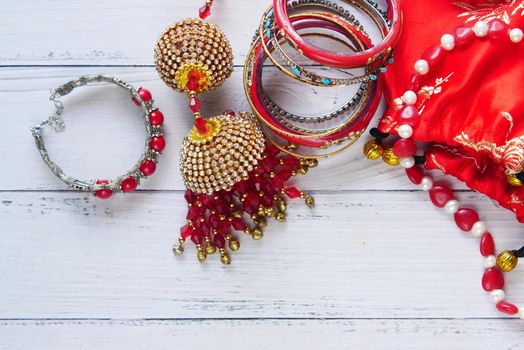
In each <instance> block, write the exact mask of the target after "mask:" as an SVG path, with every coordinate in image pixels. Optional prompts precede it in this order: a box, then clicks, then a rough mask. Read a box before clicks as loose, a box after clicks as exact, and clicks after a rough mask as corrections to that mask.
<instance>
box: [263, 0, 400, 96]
mask: <svg viewBox="0 0 524 350" xmlns="http://www.w3.org/2000/svg"><path fill="white" fill-rule="evenodd" d="M288 7H289V10H290V11H292V12H296V11H295V10H302V11H306V10H307V9H308V7H313V8H315V9H318V8H319V7H320V8H321V9H325V10H327V11H329V12H325V13H324V12H322V13H317V12H307V11H306V13H308V14H311V13H315V14H317V15H323V16H325V17H329V18H330V20H331V21H334V22H340V21H343V22H348V23H349V24H350V25H351V26H352V27H353V28H355V30H354V32H355V33H354V34H355V35H359V36H360V41H364V40H369V37H368V35H367V34H366V33H365V32H364V28H363V26H362V25H361V24H360V22H359V21H358V20H357V19H356V18H355V16H354V15H353V14H351V13H350V12H349V11H348V10H346V9H344V8H342V7H341V6H338V5H337V4H334V3H331V2H329V1H321V0H302V1H300V2H298V3H296V2H294V3H292V4H290V5H289V6H288ZM372 9H373V10H374V13H372V15H373V18H374V20H375V22H376V23H377V26H378V27H379V30H380V32H381V34H382V36H383V37H384V36H385V35H386V34H387V28H388V24H389V21H388V20H387V19H386V17H385V14H384V13H382V11H381V10H380V9H378V8H375V7H372ZM296 16H297V15H293V16H290V20H291V19H292V18H293V17H296ZM375 18H376V19H375ZM295 29H296V28H295ZM259 32H260V33H262V35H263V36H265V37H267V38H268V39H270V38H272V37H274V36H276V35H277V33H279V32H280V31H279V30H278V27H276V23H275V20H274V14H273V8H272V7H269V8H268V9H267V10H266V12H265V13H264V15H263V17H262V20H261V22H260V27H259ZM280 37H282V35H280ZM303 37H305V35H303ZM284 39H285V36H284ZM273 43H274V48H275V51H276V52H277V54H278V55H279V56H280V57H281V58H282V59H283V60H284V62H285V64H286V65H287V66H288V67H290V68H289V69H288V68H286V67H284V66H283V65H281V64H280V63H279V62H278V61H277V60H276V59H275V58H274V57H273V55H272V53H271V52H270V51H269V50H268V49H267V46H266V44H265V41H264V40H262V45H263V47H264V50H265V51H266V54H267V55H268V57H269V58H270V60H271V61H272V62H273V64H274V65H275V66H276V67H277V68H279V69H280V70H281V71H282V72H283V73H285V74H286V75H288V76H290V77H292V78H295V79H298V80H300V81H302V82H305V83H308V84H312V85H316V86H344V85H350V84H356V83H362V82H365V81H368V80H370V79H377V74H378V73H379V72H380V73H385V72H386V70H387V68H386V67H385V65H386V64H389V63H391V62H392V59H391V58H390V57H388V60H386V62H385V63H384V64H383V66H380V67H377V68H374V69H373V70H372V69H371V67H370V66H368V65H366V66H365V68H366V70H365V73H366V74H365V75H362V76H356V77H355V76H353V77H351V78H346V79H342V78H333V77H328V76H321V75H318V74H315V73H313V72H311V71H308V70H307V69H306V68H304V67H303V66H300V65H299V64H297V63H295V61H293V60H292V59H291V58H290V57H289V56H288V55H287V54H286V53H285V52H284V50H283V49H282V47H281V46H280V42H279V40H273ZM354 51H355V50H354ZM348 74H351V73H350V72H348Z"/></svg>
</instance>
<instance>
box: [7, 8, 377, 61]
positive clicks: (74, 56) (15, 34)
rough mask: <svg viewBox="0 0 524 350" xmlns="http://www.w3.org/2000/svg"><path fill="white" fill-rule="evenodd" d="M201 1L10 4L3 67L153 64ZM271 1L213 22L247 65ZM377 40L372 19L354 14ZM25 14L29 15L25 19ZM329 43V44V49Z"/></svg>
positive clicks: (217, 12)
mask: <svg viewBox="0 0 524 350" xmlns="http://www.w3.org/2000/svg"><path fill="white" fill-rule="evenodd" d="M202 3H203V1H201V0H192V1H183V2H181V1H171V2H169V1H163V0H150V1H148V2H147V3H144V2H142V1H139V0H128V1H124V0H112V1H104V0H93V1H89V2H85V1H79V0H55V1H52V2H49V1H46V2H37V3H33V2H27V1H16V0H5V1H4V3H3V5H4V6H3V10H2V12H1V13H0V29H1V30H0V42H2V45H3V46H2V48H3V50H2V52H0V64H1V65H8V66H9V65H152V64H153V47H154V45H155V43H156V41H157V39H158V38H159V37H160V34H161V33H162V32H163V31H164V29H165V28H166V27H167V26H168V25H170V24H172V23H174V22H177V21H180V20H182V19H184V18H189V17H196V16H198V8H199V7H200V6H201V5H202ZM270 3H271V1H269V0H249V1H242V2H240V3H239V2H238V1H233V0H222V1H221V2H220V3H218V4H216V5H215V6H214V7H213V11H212V12H213V16H212V17H211V18H210V19H209V20H210V21H211V22H212V23H215V24H217V25H219V27H220V28H221V30H222V31H223V32H224V33H225V34H226V36H227V37H228V38H229V40H230V42H231V45H232V48H233V54H234V57H235V60H234V63H235V64H236V65H243V64H244V61H245V57H246V54H247V51H248V49H249V46H250V45H251V41H252V38H253V36H254V34H255V30H256V29H258V27H259V23H260V20H261V16H262V13H263V11H264V10H265V9H266V7H267V6H269V4H270ZM352 12H353V13H354V14H355V15H356V16H357V18H359V19H360V21H361V23H362V24H364V25H365V26H366V30H367V31H368V33H369V34H370V35H371V37H372V38H377V37H378V30H375V29H374V28H375V26H374V25H371V24H370V23H372V22H371V20H369V18H368V17H367V16H365V15H363V14H361V13H359V12H358V11H355V10H353V11H352ZM21 14H23V15H21ZM325 45H326V43H324V46H325Z"/></svg>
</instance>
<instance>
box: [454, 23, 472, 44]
mask: <svg viewBox="0 0 524 350" xmlns="http://www.w3.org/2000/svg"><path fill="white" fill-rule="evenodd" d="M454 37H455V47H457V48H460V47H464V46H466V45H468V44H470V43H472V42H473V40H474V39H475V32H473V29H471V27H466V26H463V27H457V29H455V35H454Z"/></svg>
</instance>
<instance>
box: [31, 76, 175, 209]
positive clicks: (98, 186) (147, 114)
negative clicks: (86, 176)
mask: <svg viewBox="0 0 524 350" xmlns="http://www.w3.org/2000/svg"><path fill="white" fill-rule="evenodd" d="M100 82H104V83H111V84H115V85H117V86H119V87H121V88H123V89H125V90H127V91H129V94H130V96H131V100H132V101H133V102H134V103H135V104H136V105H137V106H139V107H140V108H142V110H143V117H144V122H145V127H146V134H147V135H146V141H145V145H146V146H145V149H144V152H143V153H142V156H141V157H140V159H139V160H138V161H137V162H136V164H135V165H134V166H133V167H132V168H131V170H129V171H127V172H126V173H125V174H124V175H122V176H119V177H118V178H116V179H114V180H78V179H75V178H73V177H71V176H68V175H66V174H65V173H64V172H63V171H62V169H60V167H59V166H58V165H57V164H56V163H54V162H53V161H52V160H51V158H50V157H49V153H48V152H47V149H46V147H45V142H44V138H43V136H42V130H43V129H44V128H45V127H46V126H50V127H52V128H53V129H54V130H55V131H56V132H62V131H64V129H65V123H64V120H63V119H62V113H63V111H64V106H63V104H62V102H61V101H60V100H59V98H60V97H62V96H65V95H67V94H69V93H70V92H71V91H73V90H74V89H75V88H77V87H80V86H84V85H87V84H89V83H100ZM49 99H50V100H51V101H53V103H54V105H55V107H56V112H55V113H54V114H53V115H52V116H50V117H49V118H48V119H47V120H44V121H43V122H42V123H40V124H38V125H36V126H34V127H32V128H31V133H32V134H33V137H34V138H35V143H36V148H37V149H38V151H39V152H40V155H41V156H42V159H43V160H44V163H45V164H46V165H47V166H48V167H49V169H50V170H51V172H52V173H53V174H55V176H56V177H58V178H59V179H60V180H62V181H63V182H64V183H66V184H67V185H69V186H71V187H73V188H74V189H76V190H80V191H86V192H92V193H93V194H94V195H95V196H97V197H99V198H102V199H107V198H110V197H111V196H112V194H113V193H115V192H133V191H134V190H135V189H136V187H137V186H138V184H139V183H140V179H141V178H145V177H148V176H150V175H152V174H153V173H154V172H155V170H156V163H157V158H158V156H159V154H160V153H161V152H162V151H163V150H164V148H165V139H164V136H163V133H162V128H163V123H164V116H163V114H162V112H160V111H159V110H158V109H156V108H155V107H154V106H153V99H152V96H151V93H150V92H149V91H148V90H146V89H144V88H139V89H138V90H135V88H133V87H132V86H131V85H129V84H128V83H126V82H125V81H122V80H120V79H117V78H114V77H109V76H105V75H95V76H82V77H79V78H77V79H74V80H71V81H69V82H67V83H65V84H63V85H61V86H60V87H58V88H57V89H55V90H51V97H50V98H49Z"/></svg>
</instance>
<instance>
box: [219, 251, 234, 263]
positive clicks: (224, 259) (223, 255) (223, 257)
mask: <svg viewBox="0 0 524 350" xmlns="http://www.w3.org/2000/svg"><path fill="white" fill-rule="evenodd" d="M220 261H221V262H222V264H224V265H229V264H231V257H230V256H229V254H228V253H226V252H223V253H222V252H221V253H220Z"/></svg>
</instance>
